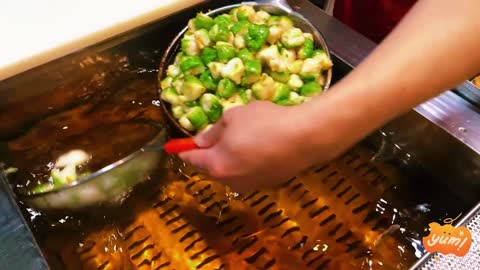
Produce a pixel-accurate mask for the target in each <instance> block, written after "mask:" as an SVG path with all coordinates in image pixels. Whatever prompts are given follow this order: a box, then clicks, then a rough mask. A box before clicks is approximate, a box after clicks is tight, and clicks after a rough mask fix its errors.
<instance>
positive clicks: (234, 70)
mask: <svg viewBox="0 0 480 270" xmlns="http://www.w3.org/2000/svg"><path fill="white" fill-rule="evenodd" d="M244 73H245V66H244V64H243V62H242V60H240V58H238V57H236V58H233V59H231V60H230V61H228V63H227V64H226V65H225V66H224V67H223V69H222V72H221V74H222V76H223V77H224V78H228V79H230V80H232V81H233V82H235V83H236V84H240V83H241V81H242V76H243V74H244Z"/></svg>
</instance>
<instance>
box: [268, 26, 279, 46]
mask: <svg viewBox="0 0 480 270" xmlns="http://www.w3.org/2000/svg"><path fill="white" fill-rule="evenodd" d="M281 37H282V28H281V27H280V26H278V25H272V26H270V28H269V30H268V37H267V41H268V43H270V44H274V43H275V42H277V41H278V40H279V39H280V38H281Z"/></svg>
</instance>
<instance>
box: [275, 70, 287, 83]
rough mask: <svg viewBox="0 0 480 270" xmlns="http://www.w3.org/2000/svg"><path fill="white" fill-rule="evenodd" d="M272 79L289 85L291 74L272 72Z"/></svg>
mask: <svg viewBox="0 0 480 270" xmlns="http://www.w3.org/2000/svg"><path fill="white" fill-rule="evenodd" d="M270 76H272V78H273V79H274V80H275V81H277V82H282V83H287V82H288V81H289V80H290V73H289V72H288V71H286V72H276V71H274V72H272V73H271V74H270Z"/></svg>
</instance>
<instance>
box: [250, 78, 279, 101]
mask: <svg viewBox="0 0 480 270" xmlns="http://www.w3.org/2000/svg"><path fill="white" fill-rule="evenodd" d="M274 87H275V81H274V80H273V79H272V77H270V76H268V75H267V74H265V73H263V74H262V77H261V78H260V80H258V81H257V82H255V83H254V84H253V85H252V94H253V96H254V97H255V98H256V99H259V100H271V99H272V97H273V94H274Z"/></svg>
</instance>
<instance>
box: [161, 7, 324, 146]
mask: <svg viewBox="0 0 480 270" xmlns="http://www.w3.org/2000/svg"><path fill="white" fill-rule="evenodd" d="M241 5H252V6H253V7H254V8H255V10H257V11H258V10H264V11H266V12H268V13H270V14H274V15H286V16H288V17H290V18H291V19H292V21H293V22H294V24H295V26H296V27H298V28H300V29H302V31H304V32H308V33H311V34H312V35H313V36H314V39H315V46H316V47H317V48H322V49H323V50H324V51H325V53H326V54H327V56H328V57H329V58H330V57H331V56H330V51H329V49H328V46H327V43H326V41H325V39H324V38H323V36H322V34H321V33H320V32H319V31H318V30H317V29H316V28H315V27H314V26H313V25H312V24H311V23H310V22H309V21H308V20H307V19H306V18H305V17H303V16H302V15H301V14H300V13H298V12H295V11H293V10H292V9H291V7H290V6H289V5H288V3H287V2H286V1H285V0H265V1H258V2H242V3H240V4H235V5H229V6H225V7H221V8H218V9H214V10H212V11H209V12H207V13H205V14H207V15H219V14H223V13H228V12H229V11H230V10H232V9H234V8H236V7H239V6H241ZM187 30H188V26H187V27H185V28H183V30H182V31H181V32H180V33H179V34H178V35H177V36H176V37H175V38H174V39H173V41H172V42H171V43H170V45H169V46H168V48H167V50H166V51H165V53H164V55H163V57H162V59H161V61H160V66H159V70H158V80H159V81H161V80H162V79H163V78H164V77H165V72H166V70H167V68H168V66H169V65H170V64H171V63H173V61H174V60H175V55H176V54H177V53H178V52H179V49H180V41H181V39H182V37H183V35H184V34H185V32H186V31H187ZM325 73H326V74H325V85H324V91H325V90H327V89H328V88H329V87H330V83H331V80H332V69H331V68H330V69H329V70H327V71H326V72H325ZM159 92H160V93H159V94H161V90H160V91H159ZM160 101H161V102H160V106H161V108H162V110H163V111H164V113H165V115H167V118H168V121H169V122H170V124H171V125H172V126H174V127H175V128H176V129H177V130H178V131H180V132H181V133H182V134H183V135H184V136H187V137H191V136H194V134H193V133H192V132H190V131H188V130H186V129H185V128H183V127H182V126H181V125H180V124H179V123H178V121H177V119H175V117H173V115H172V113H171V105H170V104H169V103H168V102H165V101H163V100H162V99H160Z"/></svg>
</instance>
